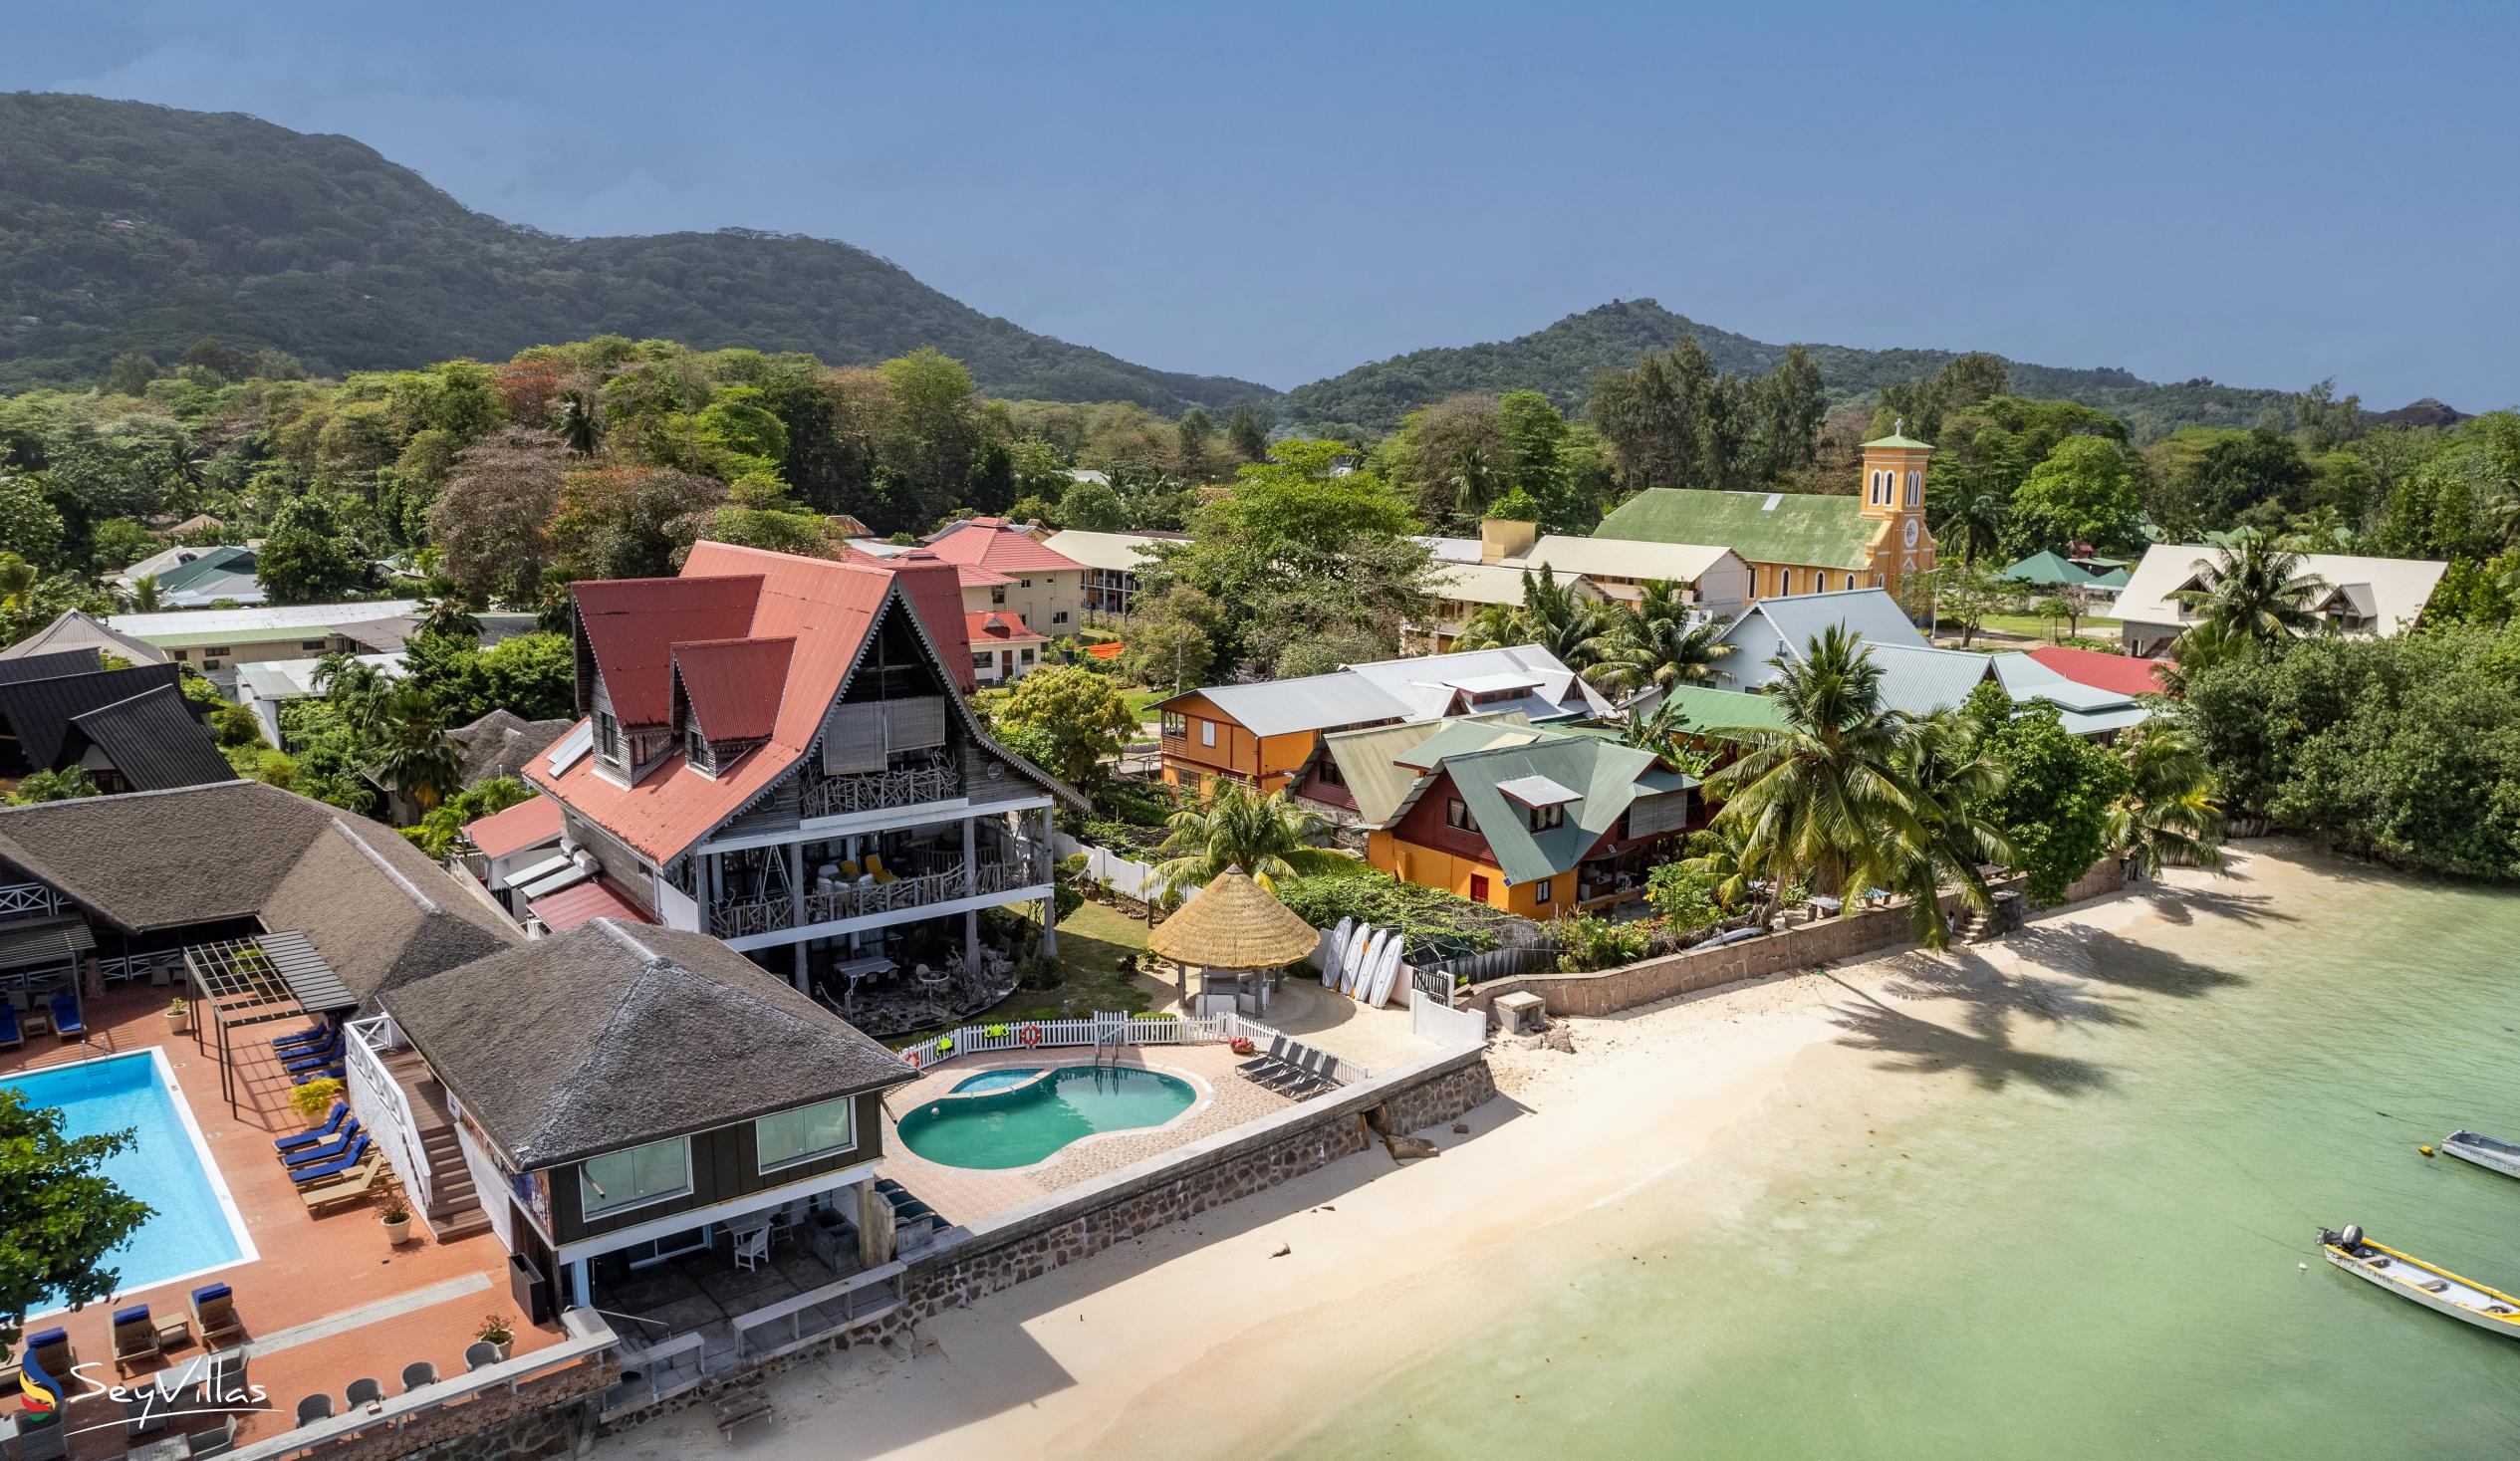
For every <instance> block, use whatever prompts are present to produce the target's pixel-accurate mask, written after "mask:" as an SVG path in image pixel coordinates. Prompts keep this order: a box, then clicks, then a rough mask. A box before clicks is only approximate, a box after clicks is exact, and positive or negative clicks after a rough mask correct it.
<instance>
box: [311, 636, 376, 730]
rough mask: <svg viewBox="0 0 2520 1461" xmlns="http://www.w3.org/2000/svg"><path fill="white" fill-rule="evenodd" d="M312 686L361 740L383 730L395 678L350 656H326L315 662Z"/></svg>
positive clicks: (337, 654) (336, 654)
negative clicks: (386, 705) (387, 704)
mask: <svg viewBox="0 0 2520 1461" xmlns="http://www.w3.org/2000/svg"><path fill="white" fill-rule="evenodd" d="M310 682H311V683H312V684H313V685H314V687H315V692H316V693H317V694H319V695H322V696H324V697H325V698H326V699H327V700H330V701H331V702H332V704H333V708H334V709H335V710H337V711H339V712H341V717H342V723H343V724H344V725H346V726H348V727H349V728H350V732H351V734H352V735H353V736H354V737H356V738H358V739H359V740H361V741H366V740H369V739H371V738H373V737H374V736H376V735H377V733H378V730H379V729H380V728H381V727H382V726H383V724H384V721H385V703H386V700H387V698H388V697H389V696H390V695H391V694H392V693H393V681H392V678H391V677H390V676H388V675H386V674H385V672H384V671H383V670H381V669H378V667H377V666H375V665H373V664H370V663H368V662H367V661H365V660H360V659H353V658H352V657H351V656H349V655H347V654H339V653H335V654H327V655H325V656H324V657H323V658H322V659H320V660H318V661H317V662H316V666H315V673H314V674H313V675H312V676H310Z"/></svg>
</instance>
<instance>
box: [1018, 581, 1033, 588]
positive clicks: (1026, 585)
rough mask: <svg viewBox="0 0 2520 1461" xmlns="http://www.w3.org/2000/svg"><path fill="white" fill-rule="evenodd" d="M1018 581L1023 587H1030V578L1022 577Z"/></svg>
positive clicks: (1031, 584)
mask: <svg viewBox="0 0 2520 1461" xmlns="http://www.w3.org/2000/svg"><path fill="white" fill-rule="evenodd" d="M1019 582H1020V583H1021V584H1022V586H1023V587H1024V588H1027V589H1029V588H1031V587H1032V586H1033V581H1032V580H1030V579H1023V580H1020V581H1019Z"/></svg>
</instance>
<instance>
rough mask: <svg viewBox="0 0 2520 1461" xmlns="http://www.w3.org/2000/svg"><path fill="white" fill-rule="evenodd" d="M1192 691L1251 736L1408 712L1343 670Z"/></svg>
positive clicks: (1401, 715)
mask: <svg viewBox="0 0 2520 1461" xmlns="http://www.w3.org/2000/svg"><path fill="white" fill-rule="evenodd" d="M1197 693H1198V694H1201V695H1204V696H1206V697H1207V699H1208V703H1210V704H1212V705H1214V706H1215V707H1216V708H1217V709H1219V710H1222V711H1224V712H1225V713H1226V714H1227V715H1229V716H1231V717H1233V720H1234V723H1235V724H1237V725H1239V726H1241V727H1242V728H1243V729H1245V730H1247V731H1249V732H1251V733H1252V734H1253V735H1255V736H1283V735H1291V734H1293V733H1295V732H1297V731H1308V730H1328V729H1330V728H1331V727H1333V726H1345V725H1362V724H1364V723H1366V722H1367V721H1374V720H1399V719H1402V718H1404V717H1406V715H1407V714H1408V707H1407V706H1406V705H1403V704H1401V703H1400V702H1399V701H1397V700H1395V699H1393V698H1391V697H1390V696H1389V695H1386V694H1385V693H1384V692H1383V691H1382V690H1380V689H1378V688H1376V687H1375V686H1373V685H1371V684H1369V683H1367V682H1365V681H1364V680H1361V679H1359V678H1357V677H1356V676H1354V675H1352V674H1349V673H1348V672H1346V671H1345V670H1341V671H1337V672H1334V673H1331V674H1314V675H1305V676H1303V677H1302V678H1300V679H1292V680H1271V681H1268V682H1266V683H1264V684H1257V685H1213V686H1210V687H1209V688H1207V689H1204V690H1200V691H1198V692H1197ZM1165 703H1167V704H1169V703H1170V702H1169V701H1167V702H1165Z"/></svg>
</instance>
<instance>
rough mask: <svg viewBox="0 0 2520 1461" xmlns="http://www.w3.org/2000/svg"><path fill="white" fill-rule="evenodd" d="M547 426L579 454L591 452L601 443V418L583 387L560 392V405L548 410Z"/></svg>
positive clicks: (602, 425)
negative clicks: (552, 410) (549, 414)
mask: <svg viewBox="0 0 2520 1461" xmlns="http://www.w3.org/2000/svg"><path fill="white" fill-rule="evenodd" d="M551 430H552V434H553V435H555V436H557V437H559V438H560V440H561V443H562V444H563V445H565V446H567V447H568V448H569V450H570V451H571V452H573V453H575V454H577V455H579V456H593V455H595V449H596V448H597V447H598V446H601V445H603V444H604V418H603V416H602V415H601V414H599V413H598V411H597V410H596V407H595V403H594V402H593V401H591V400H588V399H587V395H586V392H585V391H583V390H564V391H562V392H561V394H560V408H559V409H558V410H556V411H554V412H553V413H552V420H551Z"/></svg>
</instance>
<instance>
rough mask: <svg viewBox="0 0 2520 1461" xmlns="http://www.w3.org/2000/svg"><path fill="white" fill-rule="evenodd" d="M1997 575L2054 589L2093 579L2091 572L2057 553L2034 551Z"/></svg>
mask: <svg viewBox="0 0 2520 1461" xmlns="http://www.w3.org/2000/svg"><path fill="white" fill-rule="evenodd" d="M1996 577H1997V578H2003V579H2011V580H2013V581H2014V582H2016V583H2022V584H2041V585H2045V586H2046V587H2048V588H2052V589H2071V588H2074V587H2076V586H2078V585H2082V584H2088V583H2090V582H2091V581H2092V576H2091V575H2090V574H2087V573H2085V572H2083V570H2081V569H2079V568H2077V567H2075V566H2074V565H2073V564H2071V563H2069V562H2067V561H2066V560H2065V559H2064V558H2063V557H2061V556H2059V555H2057V554H2055V553H2034V554H2032V555H2030V556H2029V557H2028V558H2025V559H2023V560H2022V561H2021V562H2019V563H2017V564H2014V565H2013V566H2012V567H2010V568H2007V569H2005V570H2004V571H2003V572H2002V573H2000V574H1998V575H1996Z"/></svg>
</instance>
